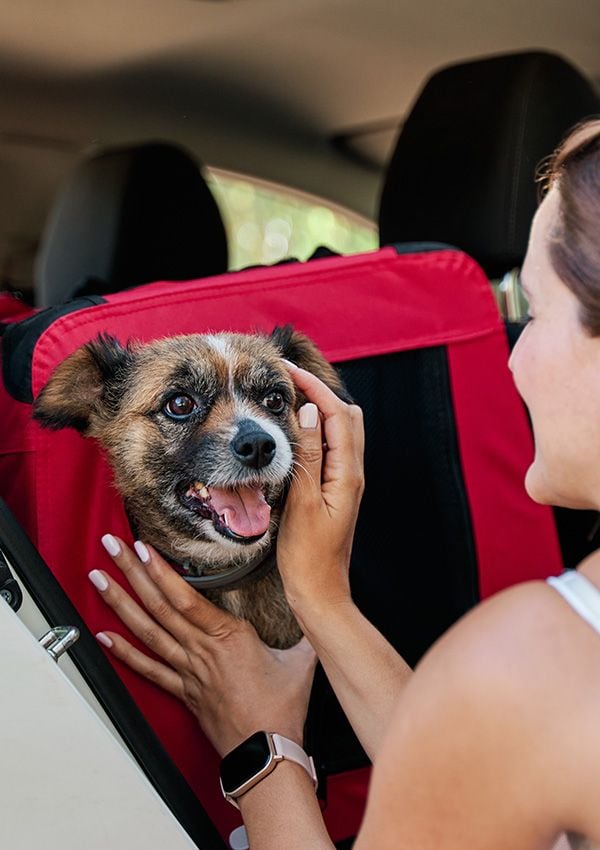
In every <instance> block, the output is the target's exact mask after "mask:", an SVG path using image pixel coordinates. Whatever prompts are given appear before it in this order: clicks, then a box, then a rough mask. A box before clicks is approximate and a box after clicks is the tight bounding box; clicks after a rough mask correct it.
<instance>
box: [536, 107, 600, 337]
mask: <svg viewBox="0 0 600 850" xmlns="http://www.w3.org/2000/svg"><path fill="white" fill-rule="evenodd" d="M545 182H546V185H547V186H548V187H549V188H551V187H553V186H555V187H556V188H557V189H558V191H559V195H560V202H559V211H560V212H559V222H558V225H557V227H556V228H555V229H554V231H553V233H552V235H551V242H550V260H551V262H552V265H553V267H554V270H555V271H556V273H557V274H558V276H559V277H560V279H561V280H562V281H563V283H564V284H565V285H566V286H568V287H569V289H570V290H571V291H572V292H573V294H574V295H575V296H576V297H577V298H578V300H579V303H580V305H581V308H580V319H581V324H582V325H583V327H584V328H585V329H586V330H587V331H588V332H589V333H590V334H591V336H600V119H596V120H591V121H586V122H585V123H583V124H580V125H578V126H577V127H575V129H574V130H572V131H571V133H569V135H568V136H567V138H566V139H565V141H564V142H563V143H562V145H561V146H560V147H559V148H558V150H557V151H556V152H555V154H554V155H553V157H552V158H551V160H550V162H549V164H548V168H547V171H546V174H545Z"/></svg>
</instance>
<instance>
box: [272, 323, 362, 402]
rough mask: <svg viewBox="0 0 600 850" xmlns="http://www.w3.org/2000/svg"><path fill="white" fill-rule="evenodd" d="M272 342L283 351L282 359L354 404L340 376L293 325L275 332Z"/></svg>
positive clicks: (343, 399)
mask: <svg viewBox="0 0 600 850" xmlns="http://www.w3.org/2000/svg"><path fill="white" fill-rule="evenodd" d="M271 341H272V342H273V343H274V344H275V345H276V346H277V348H278V349H279V350H280V351H281V356H282V357H285V359H286V360H290V361H291V362H292V363H295V364H296V366H300V368H301V369H306V371H307V372H312V373H313V375H316V376H317V378H320V379H321V380H322V381H323V383H324V384H327V386H328V387H329V388H330V389H332V390H333V391H334V393H335V394H336V395H337V396H338V397H339V398H341V399H342V401H345V402H346V403H347V404H352V397H351V396H350V393H349V392H348V390H347V389H346V387H345V386H344V385H343V383H342V381H341V378H340V376H339V375H338V373H337V372H336V370H335V369H334V368H333V366H332V365H331V363H328V362H327V360H325V358H324V357H323V355H322V354H321V352H320V351H319V349H318V348H317V346H316V345H315V344H314V342H313V341H312V340H310V339H309V338H308V337H307V336H305V335H304V334H303V333H300V332H299V331H295V330H294V329H293V327H292V326H291V325H285V326H283V327H276V328H275V329H274V330H273V333H272V334H271Z"/></svg>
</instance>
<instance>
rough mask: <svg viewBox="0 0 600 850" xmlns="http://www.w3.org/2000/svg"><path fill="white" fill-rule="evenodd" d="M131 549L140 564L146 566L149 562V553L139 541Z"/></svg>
mask: <svg viewBox="0 0 600 850" xmlns="http://www.w3.org/2000/svg"><path fill="white" fill-rule="evenodd" d="M133 548H134V549H135V551H136V552H137V556H138V558H139V559H140V561H141V562H142V564H147V563H148V561H149V560H150V552H149V551H148V550H147V549H146V547H145V546H144V544H143V543H142V541H141V540H136V541H135V543H134V544H133Z"/></svg>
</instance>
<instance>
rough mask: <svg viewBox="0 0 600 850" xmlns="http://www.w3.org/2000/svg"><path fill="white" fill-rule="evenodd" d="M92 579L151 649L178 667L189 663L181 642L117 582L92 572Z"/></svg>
mask: <svg viewBox="0 0 600 850" xmlns="http://www.w3.org/2000/svg"><path fill="white" fill-rule="evenodd" d="M89 579H90V581H91V582H92V584H93V585H94V586H95V587H96V588H97V589H98V590H99V591H100V593H101V594H102V598H103V600H104V601H105V602H106V604H107V605H108V606H109V607H110V608H112V610H113V611H114V612H115V614H116V615H117V616H118V617H119V619H120V620H121V621H122V622H123V623H124V624H125V625H126V626H127V628H128V629H129V630H130V631H131V632H132V633H133V634H134V635H135V636H136V637H137V638H139V639H140V640H141V642H142V643H143V644H144V645H145V646H147V647H148V649H151V650H152V652H154V653H155V654H156V655H159V656H160V657H161V658H163V659H164V660H165V661H167V662H168V663H169V664H172V665H173V666H174V667H177V666H179V665H181V664H183V663H185V652H184V650H183V649H182V647H181V646H180V645H179V643H178V641H176V640H175V638H174V637H173V636H172V635H171V634H169V632H168V631H166V630H165V629H164V628H162V626H160V625H159V624H158V623H157V622H156V621H155V620H153V619H152V617H150V616H149V615H148V614H147V613H146V611H144V609H143V608H141V607H140V606H139V605H138V604H137V602H135V601H134V600H133V599H132V598H131V596H130V595H129V594H128V593H127V591H125V590H124V589H123V588H122V587H121V586H120V585H119V584H118V583H117V582H116V581H113V580H112V579H111V578H110V577H109V576H108V575H107V574H106V573H105V572H103V571H101V570H92V572H91V573H90V574H89Z"/></svg>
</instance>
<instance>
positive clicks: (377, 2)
mask: <svg viewBox="0 0 600 850" xmlns="http://www.w3.org/2000/svg"><path fill="white" fill-rule="evenodd" d="M0 45H1V49H0V92H1V101H0V102H1V103H2V108H1V110H0V178H1V179H2V184H3V186H4V192H3V193H2V194H3V196H4V201H2V202H1V203H0V254H2V256H0V260H2V259H3V257H4V259H5V258H6V251H7V250H8V248H7V245H8V244H9V243H10V244H11V245H12V248H11V250H12V251H13V253H14V252H15V251H16V252H17V253H18V249H19V245H20V246H21V249H22V250H23V252H25V253H27V251H29V252H31V250H33V248H32V245H33V243H34V242H35V239H36V238H37V235H38V234H37V231H39V229H40V227H41V223H42V222H43V218H44V216H45V214H46V211H47V207H48V204H49V203H50V200H51V197H52V195H53V194H54V192H55V190H56V187H57V185H58V184H59V183H60V180H61V179H62V178H63V176H64V175H65V174H66V173H67V172H68V170H69V169H70V168H71V167H72V166H73V163H74V162H75V161H76V159H77V158H78V157H79V156H80V155H81V153H82V152H83V151H86V150H89V149H90V148H91V149H94V148H97V147H103V146H106V145H112V144H118V143H122V142H130V141H133V140H141V139H149V138H167V139H172V140H174V141H177V142H180V143H182V144H184V145H186V146H187V147H189V148H191V149H192V150H193V151H194V152H195V153H196V155H197V156H199V157H200V158H201V160H202V161H204V162H205V163H208V164H211V165H214V166H217V167H221V168H226V169H232V170H236V171H242V172H247V173H250V174H254V175H256V176H259V177H262V178H266V179H270V180H275V181H280V182H284V183H288V184H290V185H293V186H296V187H298V188H301V189H304V190H306V191H309V192H314V193H317V194H321V195H324V196H327V197H329V198H330V199H332V200H334V201H337V202H339V203H342V204H345V205H347V206H349V207H351V208H353V209H354V210H356V211H358V212H361V213H363V214H365V215H368V216H373V215H374V211H375V208H376V204H377V198H378V193H379V187H380V181H381V174H382V166H383V163H384V162H385V158H386V156H387V152H388V151H389V148H390V145H391V144H392V141H393V138H394V136H395V133H396V128H397V127H398V126H399V125H400V124H401V122H402V118H403V116H404V115H405V113H406V112H407V110H408V109H409V108H410V104H411V102H412V100H413V99H414V97H415V95H416V93H417V92H418V90H419V88H420V87H421V85H422V83H423V81H424V80H425V78H426V77H427V76H428V75H429V74H430V73H431V72H432V71H433V70H434V69H437V68H439V67H440V66H443V65H445V64H449V63H452V62H457V61H460V60H463V59H468V58H473V57H476V56H484V55H490V54H493V53H498V52H505V51H510V50H520V49H532V48H542V49H548V50H553V51H557V52H559V53H561V54H562V55H563V56H565V57H566V58H568V59H569V60H570V61H572V62H573V63H574V64H575V65H577V66H578V67H579V68H580V69H581V70H582V71H583V72H584V73H586V74H587V75H588V76H590V77H591V78H593V79H594V80H596V81H600V49H599V45H600V5H599V4H598V0H502V2H498V0H419V2H414V0H410V2H409V0H395V2H392V0H295V2H293V3H292V2H289V0H126V2H124V0H103V2H102V3H100V2H96V0H8V2H4V3H3V4H2V5H1V6H0ZM340 135H343V136H345V137H347V138H348V137H349V138H350V141H353V142H356V146H357V147H359V146H360V147H361V149H362V150H363V152H367V154H368V157H369V160H370V162H369V163H366V162H365V163H360V162H359V161H358V160H356V159H352V158H351V157H348V156H347V155H345V154H344V153H343V152H342V151H340V149H339V148H336V147H335V146H334V145H332V143H331V142H332V139H333V138H335V137H337V136H340ZM7 199H8V202H7ZM15 246H17V247H16V248H15ZM15 262H18V258H17V259H16V260H15Z"/></svg>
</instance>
